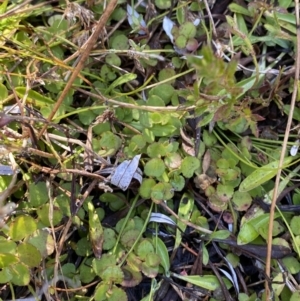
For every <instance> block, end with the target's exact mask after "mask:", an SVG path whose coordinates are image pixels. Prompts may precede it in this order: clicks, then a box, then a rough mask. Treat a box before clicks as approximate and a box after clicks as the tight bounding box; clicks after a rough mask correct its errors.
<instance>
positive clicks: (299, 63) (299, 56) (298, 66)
mask: <svg viewBox="0 0 300 301" xmlns="http://www.w3.org/2000/svg"><path fill="white" fill-rule="evenodd" d="M295 14H296V28H297V44H296V47H295V48H296V51H295V53H296V58H295V61H296V62H295V78H294V89H293V94H292V100H291V108H290V112H289V116H288V121H287V126H286V129H285V135H284V140H283V145H282V150H281V154H280V160H279V165H278V166H279V167H278V172H277V175H276V180H275V187H274V190H273V197H272V204H271V208H270V223H269V230H268V241H267V242H268V249H267V258H266V276H267V279H269V278H270V270H271V252H272V232H273V222H274V214H275V207H276V200H277V195H278V188H279V182H280V175H281V170H282V165H283V161H284V157H285V152H286V149H287V143H288V138H289V133H290V130H291V124H292V119H293V113H294V108H295V103H296V100H297V94H298V83H299V70H300V27H299V26H300V20H299V0H296V1H295ZM265 290H266V300H271V299H270V298H271V297H270V295H271V294H270V288H269V283H268V280H266V281H265Z"/></svg>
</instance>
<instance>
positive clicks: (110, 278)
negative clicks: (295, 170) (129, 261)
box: [101, 266, 124, 283]
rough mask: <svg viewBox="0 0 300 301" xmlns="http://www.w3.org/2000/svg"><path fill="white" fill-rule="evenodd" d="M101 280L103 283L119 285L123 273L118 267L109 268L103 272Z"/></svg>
mask: <svg viewBox="0 0 300 301" xmlns="http://www.w3.org/2000/svg"><path fill="white" fill-rule="evenodd" d="M101 278H102V280H103V281H105V282H114V283H121V282H122V281H123V279H124V273H123V271H122V269H121V268H120V267H118V266H109V267H107V268H106V269H105V271H103V273H102V275H101Z"/></svg>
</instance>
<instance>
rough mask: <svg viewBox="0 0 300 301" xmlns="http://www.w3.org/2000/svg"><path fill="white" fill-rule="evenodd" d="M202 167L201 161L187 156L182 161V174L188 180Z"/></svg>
mask: <svg viewBox="0 0 300 301" xmlns="http://www.w3.org/2000/svg"><path fill="white" fill-rule="evenodd" d="M199 167H200V161H199V159H197V158H196V157H191V156H186V157H185V158H184V159H183V160H182V164H181V172H182V175H183V176H184V177H186V178H191V177H192V176H193V174H194V172H195V171H196V170H197V169H198V168H199Z"/></svg>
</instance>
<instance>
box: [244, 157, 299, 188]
mask: <svg viewBox="0 0 300 301" xmlns="http://www.w3.org/2000/svg"><path fill="white" fill-rule="evenodd" d="M294 160H295V157H287V158H285V159H284V161H283V167H286V166H287V165H288V164H290V163H292V162H293V161H294ZM278 165H279V160H276V161H273V162H271V163H269V164H267V165H264V166H262V167H260V168H258V169H256V170H254V171H253V172H252V173H251V174H250V175H249V176H248V177H247V178H246V179H244V181H243V182H242V183H241V185H240V188H239V191H240V192H246V191H249V190H252V189H254V188H256V187H258V186H260V185H262V184H264V183H266V182H267V181H269V180H270V179H272V178H273V177H274V176H275V175H276V174H277V172H278Z"/></svg>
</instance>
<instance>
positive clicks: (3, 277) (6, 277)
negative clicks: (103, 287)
mask: <svg viewBox="0 0 300 301" xmlns="http://www.w3.org/2000/svg"><path fill="white" fill-rule="evenodd" d="M11 279H12V274H11V272H10V269H9V268H4V269H2V270H1V271H0V283H7V282H9V281H10V280H11Z"/></svg>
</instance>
